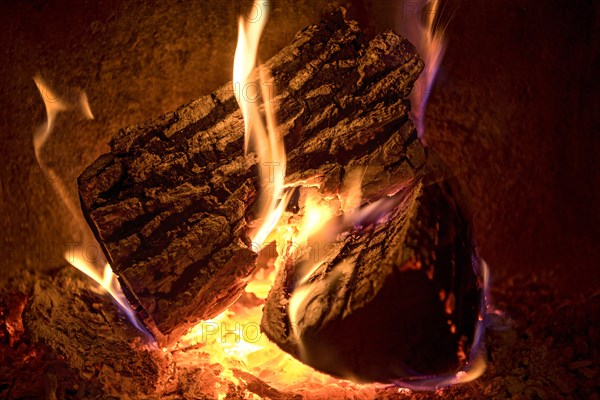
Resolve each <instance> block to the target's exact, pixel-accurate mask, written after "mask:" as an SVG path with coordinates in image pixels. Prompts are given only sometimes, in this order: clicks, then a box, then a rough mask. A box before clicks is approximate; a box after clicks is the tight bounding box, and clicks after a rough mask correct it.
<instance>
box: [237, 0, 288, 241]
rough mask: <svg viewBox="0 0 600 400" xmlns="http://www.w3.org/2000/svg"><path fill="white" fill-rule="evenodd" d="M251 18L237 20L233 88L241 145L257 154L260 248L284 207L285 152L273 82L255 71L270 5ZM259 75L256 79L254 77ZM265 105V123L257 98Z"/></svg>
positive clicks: (256, 6)
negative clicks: (239, 115) (241, 130)
mask: <svg viewBox="0 0 600 400" xmlns="http://www.w3.org/2000/svg"><path fill="white" fill-rule="evenodd" d="M254 9H255V10H257V13H256V15H255V16H254V17H251V16H249V17H248V18H246V19H244V18H243V17H240V20H239V33H238V43H237V47H236V50H235V59H234V63H233V85H234V87H233V89H234V93H235V98H236V100H237V102H238V104H239V106H240V109H241V111H242V115H243V117H244V129H245V136H244V144H245V150H246V153H248V151H249V150H250V146H252V150H253V151H255V152H256V153H257V156H258V163H259V171H260V178H261V185H260V186H261V194H260V197H259V200H258V204H259V210H258V215H257V219H258V220H262V223H261V224H260V225H259V226H258V227H256V228H255V229H254V231H253V232H252V233H251V235H250V236H251V239H252V241H253V242H254V243H257V244H258V245H259V246H260V245H262V244H263V242H264V240H265V239H266V237H267V236H268V234H269V232H271V230H272V229H273V228H274V227H275V224H276V223H277V221H278V220H279V218H280V216H281V214H282V212H283V209H284V207H285V203H286V202H285V199H282V197H283V187H284V179H285V162H286V157H285V149H284V145H283V140H282V138H281V135H280V134H279V132H278V131H277V127H276V123H275V115H274V111H273V107H272V104H271V101H272V96H273V93H272V91H271V90H270V89H271V88H272V86H273V80H272V78H271V76H270V74H269V72H268V71H266V70H265V68H262V67H260V68H259V69H258V71H255V70H254V67H255V65H256V57H257V51H258V43H259V41H260V37H261V35H262V32H263V30H264V27H265V25H266V22H267V14H268V11H269V2H267V1H261V2H258V1H257V2H255V3H254ZM256 75H258V77H257V76H256ZM259 97H260V98H262V99H263V102H264V111H265V120H266V122H265V121H264V120H263V117H262V115H261V113H260V111H259V103H258V99H259Z"/></svg>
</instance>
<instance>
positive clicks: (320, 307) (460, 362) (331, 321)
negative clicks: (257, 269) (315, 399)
mask: <svg viewBox="0 0 600 400" xmlns="http://www.w3.org/2000/svg"><path fill="white" fill-rule="evenodd" d="M424 182H425V184H423V182H419V183H416V184H415V185H414V186H412V187H410V188H407V189H405V190H403V191H402V192H401V193H399V194H397V195H396V196H400V199H401V200H399V201H398V203H397V205H395V206H394V207H393V208H392V209H391V211H389V212H387V213H386V216H385V217H384V220H383V221H382V220H381V218H379V215H376V217H377V218H375V219H374V220H375V221H376V222H375V223H374V224H369V223H368V222H367V223H363V225H364V226H362V227H361V228H359V229H355V230H354V231H350V232H345V233H342V234H340V235H339V237H338V238H337V239H336V240H335V241H334V242H332V243H328V251H327V255H326V257H325V258H324V259H322V260H320V262H318V263H317V264H316V265H318V268H317V269H316V270H315V271H314V272H313V273H312V274H311V275H310V278H309V279H302V278H299V272H298V271H306V270H310V269H311V266H314V265H315V260H314V256H313V254H312V253H313V252H312V249H310V248H309V249H306V250H305V251H304V253H303V254H301V255H299V256H296V257H292V258H291V260H292V261H291V262H288V263H287V264H286V265H285V268H283V269H282V271H280V273H279V275H278V278H277V281H276V283H275V285H274V287H273V289H272V290H271V292H270V293H269V297H268V299H267V302H266V305H265V308H264V311H263V318H262V321H261V328H262V330H263V331H264V332H265V333H266V334H267V336H268V337H269V338H270V339H271V340H273V341H274V342H275V343H277V344H278V345H279V347H281V348H282V349H283V350H284V351H286V352H288V353H290V354H292V355H294V356H295V357H296V358H298V359H300V360H301V361H303V362H305V363H307V364H309V365H311V366H313V367H315V368H316V369H318V370H321V371H323V372H326V373H329V374H332V375H335V376H339V377H343V378H347V379H354V380H360V381H367V382H372V381H378V382H399V381H402V380H406V379H408V378H415V377H423V376H431V375H434V374H455V373H456V372H457V371H458V370H459V368H461V367H462V366H464V363H465V361H466V358H465V357H466V356H467V355H468V353H469V348H470V346H471V344H472V342H473V339H474V333H475V327H476V324H477V321H478V315H479V314H478V313H479V312H480V311H481V292H480V290H479V287H478V283H477V276H476V273H475V272H476V271H475V269H476V268H477V265H474V264H473V263H474V262H475V263H476V254H475V251H474V248H473V240H472V237H471V233H470V229H469V223H468V221H467V220H466V219H465V217H464V214H463V212H462V210H461V208H460V207H459V206H458V204H457V202H456V200H455V199H454V197H453V195H452V191H451V189H450V185H449V184H447V183H444V182H437V181H435V182H427V181H424ZM330 223H331V224H335V223H336V222H335V221H331V222H330ZM313 240H315V239H313ZM317 240H318V239H317ZM473 260H475V261H473ZM474 267H475V268H474ZM302 275H303V274H300V276H302Z"/></svg>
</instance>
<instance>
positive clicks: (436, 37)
mask: <svg viewBox="0 0 600 400" xmlns="http://www.w3.org/2000/svg"><path fill="white" fill-rule="evenodd" d="M423 12H425V13H427V15H426V18H425V21H424V23H422V22H421V18H420V16H421V15H422V13H423ZM439 12H440V1H439V0H419V1H416V2H406V4H404V7H403V15H402V16H401V17H399V19H398V23H397V26H396V28H397V30H398V31H399V32H400V33H402V34H404V35H405V36H406V37H407V38H408V40H409V41H410V42H411V43H412V44H414V46H415V47H416V48H417V52H418V53H419V55H420V56H421V57H422V58H423V59H424V61H425V69H424V70H423V72H422V73H421V75H420V76H419V78H418V79H417V81H416V82H415V85H414V89H413V91H412V93H411V95H410V100H411V104H412V111H411V119H412V120H413V122H414V123H415V126H416V127H417V133H418V135H419V138H420V139H421V140H422V141H424V140H425V109H426V108H427V100H428V99H429V94H430V92H431V88H432V86H433V83H434V81H435V78H436V75H437V73H438V71H439V68H440V64H441V62H442V59H443V57H444V53H445V51H446V41H445V38H444V33H443V30H436V29H435V20H436V18H437V16H438V15H439Z"/></svg>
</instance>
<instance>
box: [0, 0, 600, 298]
mask: <svg viewBox="0 0 600 400" xmlns="http://www.w3.org/2000/svg"><path fill="white" fill-rule="evenodd" d="M246 4H247V3H246V2H244V5H241V4H240V3H239V2H228V1H223V0H222V1H214V0H212V1H205V2H202V3H200V2H198V4H197V5H191V3H190V2H184V1H162V2H158V1H156V2H148V1H129V2H125V1H123V2H119V1H115V0H108V1H76V0H56V1H39V0H37V1H8V2H3V3H2V4H1V5H0V15H1V17H2V21H1V22H2V30H3V32H2V35H0V51H1V54H2V62H1V64H0V84H1V86H0V102H1V106H0V127H1V130H0V148H1V152H2V153H1V154H2V159H1V160H2V163H1V164H2V168H1V175H0V178H1V184H2V185H1V204H0V207H1V210H2V215H1V219H0V221H1V222H0V224H1V226H0V246H1V251H2V253H1V255H0V263H1V264H0V265H1V268H2V270H1V271H2V274H1V275H2V276H3V277H6V276H8V275H9V274H11V273H12V272H15V271H17V270H20V269H23V268H28V269H43V268H48V267H53V266H56V265H57V264H60V263H61V258H60V255H61V254H62V252H63V250H64V248H65V247H67V246H68V243H70V242H72V241H73V240H76V239H77V237H76V236H74V235H73V234H72V232H73V231H74V229H76V227H74V226H73V219H72V218H71V217H70V216H69V214H68V213H67V212H66V210H65V208H64V206H63V205H62V203H61V201H60V200H59V198H58V197H57V196H56V194H55V193H54V192H53V191H52V188H51V185H50V184H49V183H48V182H47V179H46V178H45V177H44V176H43V174H42V173H41V172H40V170H39V167H37V164H36V161H35V157H34V153H33V147H32V140H31V137H32V134H33V132H34V131H35V130H36V129H37V128H38V127H39V126H40V125H42V124H43V123H44V121H45V114H44V113H45V110H44V105H43V102H42V100H41V98H40V95H39V94H38V92H37V89H36V87H35V84H34V82H33V79H32V77H33V76H34V75H35V74H36V73H40V74H41V75H42V76H43V77H44V78H45V80H46V81H47V82H48V83H49V84H50V86H51V87H52V88H55V90H56V92H57V93H58V94H60V95H61V96H63V98H64V99H65V100H73V99H74V98H75V92H74V91H73V88H77V87H80V88H82V89H84V90H85V91H86V93H87V94H88V97H89V99H90V105H91V109H92V111H93V113H94V115H95V116H96V119H95V120H93V121H85V120H84V119H83V117H82V115H81V113H79V112H76V111H75V112H70V113H64V114H62V115H61V117H60V118H59V120H58V122H57V127H56V130H55V132H54V134H53V136H52V138H51V139H50V140H49V142H48V144H47V145H46V147H45V148H44V152H43V154H44V157H45V159H46V160H47V162H48V163H49V165H51V166H52V167H53V168H55V170H56V171H57V172H58V173H59V174H60V175H61V176H62V177H63V179H64V180H65V182H66V184H67V187H68V189H69V191H70V192H69V193H70V196H71V198H72V199H73V200H74V201H76V200H77V197H76V177H77V175H78V174H79V173H80V172H81V171H82V170H83V169H84V168H85V166H87V165H88V164H89V163H91V162H92V161H93V160H94V159H95V158H96V157H97V156H99V155H100V154H101V153H103V152H104V151H106V150H107V145H106V143H107V141H108V139H109V138H110V137H111V136H112V135H113V134H114V133H116V131H117V130H118V129H119V128H120V127H123V126H126V125H129V124H134V123H137V122H140V121H143V120H146V119H148V118H150V117H152V116H156V115H158V114H161V113H164V112H167V111H170V110H172V109H174V108H176V107H177V106H179V105H180V104H182V103H184V102H186V101H188V100H191V99H193V98H196V97H198V96H200V95H202V94H206V93H209V92H211V91H212V90H213V89H214V88H216V87H217V86H219V85H220V84H222V83H224V82H226V81H228V80H230V79H231V74H232V63H233V55H234V49H235V41H236V31H237V16H238V15H239V14H240V12H242V11H244V10H246V9H247V8H246ZM273 5H274V11H273V14H272V18H271V23H270V24H269V26H268V27H267V29H266V32H265V36H264V37H263V40H262V42H261V54H262V56H263V58H267V57H268V56H269V55H271V54H273V53H274V52H276V51H277V50H278V49H279V48H281V47H283V46H284V45H285V44H287V43H289V42H290V40H291V39H292V37H293V35H294V34H295V32H296V31H298V30H299V29H301V28H303V27H305V26H306V25H308V24H310V23H313V22H316V21H317V20H318V18H319V16H320V15H321V14H322V13H323V12H324V10H326V9H327V7H328V6H330V5H329V3H328V2H326V1H314V2H313V1H310V2H309V1H300V2H293V4H292V2H291V1H288V0H286V1H274V2H273ZM353 7H355V10H358V11H357V15H359V16H360V17H361V20H362V21H363V22H364V23H368V24H369V25H371V27H372V28H374V29H383V28H391V27H393V26H394V24H395V23H396V22H397V20H396V18H398V15H399V12H400V10H401V9H402V7H403V6H402V3H401V2H400V1H391V2H386V1H381V2H374V1H373V2H369V1H366V0H365V1H362V2H361V1H357V2H355V4H354V6H353ZM441 19H442V25H444V26H446V25H447V29H446V35H447V41H448V51H447V53H446V57H445V59H444V62H443V65H442V70H441V74H440V76H439V79H438V81H437V85H436V86H435V88H434V90H433V92H432V95H431V101H430V105H429V108H428V111H427V142H428V144H429V146H430V147H431V148H432V149H434V150H435V151H437V152H438V153H439V154H440V155H441V157H442V158H443V159H444V160H445V161H446V162H447V163H448V164H449V165H450V166H451V167H452V169H453V170H454V171H455V173H456V174H457V177H458V179H459V182H460V184H461V186H462V188H463V190H464V192H465V194H466V197H467V198H468V199H469V202H470V204H471V207H472V210H473V222H474V226H475V233H476V237H477V239H478V242H479V245H480V248H481V254H482V255H483V256H484V258H485V259H486V260H487V261H488V262H489V264H490V265H491V268H492V274H493V276H494V277H495V279H496V281H501V280H504V279H507V277H509V276H512V275H514V274H518V273H520V274H539V273H549V274H551V275H552V276H553V278H552V279H554V280H555V282H556V285H557V286H558V287H561V288H564V289H565V290H568V291H574V290H576V291H584V292H593V291H597V290H598V288H599V285H598V277H599V271H600V251H599V248H600V246H598V243H597V242H598V240H600V229H599V224H600V216H599V212H598V206H599V204H600V179H599V174H598V172H599V168H600V165H599V162H598V156H599V155H600V124H599V114H600V104H599V100H598V99H599V96H598V90H599V89H600V88H599V84H598V79H597V78H596V74H597V73H598V71H600V63H599V58H598V54H599V51H598V50H599V49H598V46H599V44H600V30H599V27H600V12H599V7H598V6H597V3H596V2H594V1H592V0H589V1H585V0H580V1H539V0H537V1H533V0H520V1H516V0H487V1H467V0H464V1H446V2H444V12H443V14H442V17H441Z"/></svg>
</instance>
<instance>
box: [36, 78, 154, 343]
mask: <svg viewBox="0 0 600 400" xmlns="http://www.w3.org/2000/svg"><path fill="white" fill-rule="evenodd" d="M34 81H35V84H36V85H37V87H38V90H39V92H40V95H41V96H42V99H43V101H44V105H45V106H46V124H45V125H42V126H41V127H40V128H39V130H38V131H36V132H35V134H34V136H33V149H34V152H35V156H36V159H37V161H38V164H39V166H40V168H41V169H42V171H43V172H44V175H45V176H47V177H48V178H49V182H50V183H51V185H52V188H53V189H54V191H55V192H56V194H57V195H58V196H59V197H60V199H61V200H62V202H63V203H64V204H65V206H66V207H67V209H68V210H69V213H70V214H71V217H72V218H73V220H74V221H75V223H76V226H77V228H78V232H73V235H74V236H75V235H79V236H81V238H82V242H83V245H81V246H73V247H71V248H69V249H66V251H65V253H64V257H65V259H66V260H67V261H68V262H69V263H70V264H71V265H72V266H74V267H75V268H77V269H78V270H80V271H81V272H83V273H84V274H86V275H87V276H89V277H90V278H92V279H93V280H94V281H96V283H98V284H100V285H101V286H102V287H103V288H104V289H105V290H106V291H107V292H108V293H109V294H110V295H111V296H112V297H113V299H114V300H115V301H116V303H117V304H118V305H119V307H120V308H121V310H122V311H123V312H124V313H125V314H126V315H127V317H128V319H129V321H131V323H132V324H133V325H134V326H135V327H136V328H137V329H138V330H139V331H140V332H142V333H143V334H144V335H145V336H146V338H148V339H149V341H150V342H154V338H153V337H152V335H150V333H148V331H147V330H146V329H145V328H144V327H143V326H142V324H141V323H140V322H139V321H138V320H137V317H136V316H135V314H134V312H133V310H132V309H131V307H130V306H129V303H128V301H127V299H126V297H125V295H124V294H123V291H122V290H121V286H120V285H119V282H118V280H117V276H116V275H115V274H114V273H113V272H112V268H111V267H110V265H109V264H108V262H106V260H105V258H104V256H103V255H102V252H101V251H100V250H99V249H100V245H99V244H98V243H97V242H96V239H95V238H94V236H93V234H92V233H91V231H90V230H89V228H88V226H87V224H86V222H85V219H84V218H83V215H82V214H81V210H80V209H79V207H78V206H77V205H76V204H74V203H73V201H71V199H70V196H69V195H68V191H67V190H66V186H65V184H64V183H63V181H62V180H61V179H60V178H59V177H58V176H57V175H56V173H55V172H54V171H53V170H52V169H51V168H49V167H48V166H47V165H46V163H45V161H44V159H43V157H42V155H41V152H42V148H43V146H44V144H45V143H46V141H47V140H48V138H49V137H50V135H51V133H52V130H53V128H54V122H55V120H56V116H57V115H58V113H60V112H62V111H67V110H69V108H70V105H69V104H67V103H66V102H65V101H64V100H62V99H61V98H60V97H59V96H58V95H56V94H55V93H54V91H53V90H52V89H50V88H49V87H48V85H47V84H46V83H45V82H44V80H43V79H42V78H41V77H40V76H36V77H34ZM79 100H80V104H78V106H79V107H80V108H81V110H82V112H83V114H84V116H85V117H86V118H88V119H93V115H92V111H91V108H90V106H89V103H88V101H87V96H86V95H85V93H84V92H81V93H80V97H79ZM90 248H93V249H96V250H97V252H96V253H95V254H94V255H93V257H90V256H89V254H87V253H88V251H89V249H90Z"/></svg>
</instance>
